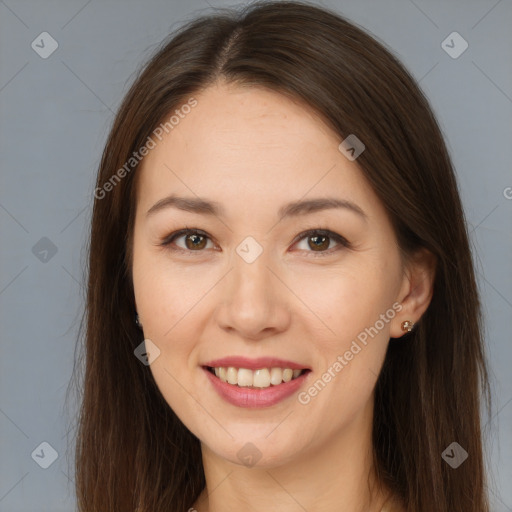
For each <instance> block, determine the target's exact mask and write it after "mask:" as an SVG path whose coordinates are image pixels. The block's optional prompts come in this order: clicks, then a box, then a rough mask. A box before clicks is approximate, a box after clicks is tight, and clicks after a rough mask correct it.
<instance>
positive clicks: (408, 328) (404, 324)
mask: <svg viewBox="0 0 512 512" xmlns="http://www.w3.org/2000/svg"><path fill="white" fill-rule="evenodd" d="M413 327H414V322H412V321H411V320H405V322H402V331H407V332H411V331H412V328H413Z"/></svg>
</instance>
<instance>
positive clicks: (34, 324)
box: [0, 0, 512, 512]
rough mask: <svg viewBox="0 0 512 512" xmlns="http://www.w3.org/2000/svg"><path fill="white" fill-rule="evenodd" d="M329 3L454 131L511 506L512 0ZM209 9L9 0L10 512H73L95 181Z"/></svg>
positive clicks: (496, 445)
mask: <svg viewBox="0 0 512 512" xmlns="http://www.w3.org/2000/svg"><path fill="white" fill-rule="evenodd" d="M318 4H319V5H325V6H329V7H334V8H335V9H336V10H337V11H338V12H340V13H342V14H344V15H345V16H347V17H348V18H350V19H352V20H353V21H355V22H356V23H358V24H359V25H362V26H363V27H364V28H366V29H367V30H369V31H370V32H371V33H373V34H374V35H375V36H376V37H377V38H378V39H380V40H381V42H384V43H385V44H386V45H387V46H388V47H389V48H391V49H392V50H393V51H394V52H395V53H396V54H397V55H398V56H399V57H400V58H401V59H402V61H403V62H404V63H405V64H406V66H407V67H408V68H409V69H410V70H411V72H412V74H413V75H414V76H415V77H416V78H417V79H418V80H419V81H420V85H421V87H422V88H423V90H424V91H425V92H426V94H427V95H428V97H429V99H430V101H431V104H432V106H433V108H434V110H435V112H436V114H437V116H438V119H439V121H440V124H441V126H442V129H443V131H444V134H445V136H446V139H447V142H448V146H449V149H450V152H451V154H452V157H453V160H454V164H455V166H456V169H457V173H458V178H459V184H460V190H461V194H462V198H463V202H464V205H465V209H466V214H467V219H468V222H469V224H470V229H471V238H472V243H473V246H474V253H475V259H476V261H477V268H478V279H479V284H480V287H481V291H482V300H483V305H484V312H485V319H486V338H487V344H488V350H489V356H490V363H491V369H492V377H493V388H494V393H495V394H494V400H495V404H494V409H493V411H492V420H491V421H490V422H489V423H487V424H486V432H487V433H488V436H489V442H488V445H487V451H486V456H487V461H488V464H489V467H490V468H491V469H492V475H493V476H492V478H491V482H490V495H491V499H492V503H493V511H496V512H498V511H512V488H511V486H510V482H512V441H511V440H512V435H511V434H512V432H511V430H512V428H511V425H512V374H511V372H510V367H511V359H512V357H511V356H512V348H511V343H510V342H511V336H510V332H511V329H512V321H511V319H512V272H511V268H512V267H511V265H512V236H511V233H512V230H511V225H512V199H510V198H511V197H512V189H510V188H507V187H512V173H511V172H510V170H511V162H512V144H511V141H512V123H511V120H512V44H511V43H512V33H511V31H510V27H511V26H512V1H511V0H500V1H496V0H486V1H483V0H480V1H467V0H464V1H463V0H460V1H426V0H414V1H413V0H385V1H383V0H380V1H375V2H373V1H356V0H350V1H348V0H333V1H331V2H322V3H320V2H319V3H318ZM211 5H212V6H214V7H215V6H228V5H233V4H232V3H229V2H214V1H213V0H212V3H211ZM209 10H210V7H209V5H208V4H207V3H206V2H204V1H199V0H197V1H187V2H185V1H184V0H180V1H178V0H174V1H171V0H168V1H164V0H151V1H147V2H142V1H138V2H136V1H124V2H123V1H119V0H117V1H115V0H109V1H104V2H100V1H99V0H90V1H88V2H87V0H73V1H66V2H65V1H62V0H61V1H58V0H37V1H24V0H5V1H2V0H0V111H1V117H0V134H1V137H0V154H1V174H0V185H1V186H0V225H1V230H2V231H1V232H2V243H1V245H0V251H1V253H0V257H1V264H0V315H1V342H2V343H1V347H2V357H1V358H0V382H1V387H0V441H1V444H0V446H1V457H0V511H9V512H18V511H19V512H21V511H26V512H28V511H31V512H35V511H38V512H44V511H51V512H59V511H71V510H74V495H73V485H72V481H73V470H72V458H73V454H72V450H70V449H69V447H68V439H69V438H70V436H71V435H72V431H71V432H70V433H69V434H68V431H69V428H70V427H71V426H72V420H73V418H74V414H75V412H76V404H75V403H74V401H73V399H69V400H68V401H67V402H66V400H65V399H66V390H67V388H68V384H69V379H70V377H71V372H72V369H73V359H74V350H75V343H76V336H77V331H78V322H79V318H80V313H81V308H82V305H83V285H82V283H83V265H84V261H85V253H84V242H85V240H86V238H87V227H88V222H89V218H90V212H91V205H92V200H93V195H92V192H93V188H94V185H93V184H94V176H95V172H96V169H97V165H98V163H99V159H100V155H101V151H102V148H103V144H104V142H105V138H106V135H107V133H108V128H109V126H110V123H111V121H112V118H113V112H115V110H116V108H117V107H118V105H119V103H120V100H121V98H122V96H123V94H124V93H125V92H126V90H127V84H128V83H129V82H131V80H132V79H133V77H134V73H135V71H136V70H137V69H138V68H139V67H140V65H141V64H142V62H143V61H144V60H145V59H146V58H147V57H149V55H150V54H151V53H152V51H153V50H154V49H155V46H156V45H157V44H158V43H159V42H160V41H161V40H162V39H163V38H164V37H165V36H166V35H167V34H168V33H169V32H170V31H171V30H173V29H174V28H176V27H177V26H179V24H180V23H181V22H182V21H183V20H185V19H189V18H191V17H192V16H193V14H194V13H198V12H207V11H209ZM45 31H46V32H48V33H50V34H51V36H52V37H53V38H54V39H55V40H56V41H57V42H58V45H59V46H58V48H57V50H56V51H55V52H54V53H53V54H52V55H51V56H49V57H48V58H47V59H43V58H41V57H40V56H39V54H38V53H36V51H34V50H33V49H32V47H31V43H32V41H34V40H36V43H37V42H39V45H40V46H42V44H41V42H40V38H38V36H39V34H41V33H42V32H45ZM453 31H457V32H458V33H460V34H461V36H462V37H463V38H464V39H465V40H466V41H467V42H468V44H469V47H468V49H467V50H466V51H465V52H464V53H463V54H462V55H460V56H459V57H458V58H456V59H454V58H452V57H450V56H449V55H448V54H447V53H446V52H445V51H444V50H443V48H442V46H441V43H442V41H443V40H445V38H446V37H447V36H448V35H449V34H450V33H452V32H453ZM449 44H450V45H452V43H449ZM453 44H454V45H455V49H457V48H460V46H458V45H459V42H455V43H453ZM45 48H46V50H48V48H49V44H48V40H46V43H45ZM507 196H508V199H507ZM43 237H46V238H47V239H49V240H50V241H51V242H49V241H48V240H46V239H44V240H43V241H40V239H41V238H43ZM36 244H38V245H36ZM34 246H35V248H34ZM52 248H53V251H55V248H56V249H57V252H56V253H55V254H53V253H52ZM45 250H46V251H47V252H45ZM42 442H47V443H49V444H50V445H51V446H52V447H53V448H54V449H55V450H56V451H57V452H58V458H57V459H56V460H55V462H54V463H53V464H52V465H51V466H50V467H49V468H48V469H43V468H42V467H40V465H39V464H38V463H36V461H38V462H43V459H44V458H45V457H46V458H47V457H49V456H50V451H49V450H48V449H47V448H45V447H44V446H43V452H44V457H42V455H41V448H40V444H41V443H42ZM70 446H71V445H70ZM36 448H37V450H36ZM34 450H36V452H35V453H34ZM33 453H34V456H33V457H32V454H33ZM37 454H39V458H38V457H37ZM46 460H49V459H48V458H47V459H46ZM465 463H471V454H470V455H469V459H468V461H466V462H465ZM506 482H509V485H505V483H506Z"/></svg>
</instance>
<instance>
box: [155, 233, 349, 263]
mask: <svg viewBox="0 0 512 512" xmlns="http://www.w3.org/2000/svg"><path fill="white" fill-rule="evenodd" d="M192 234H193V235H199V236H203V237H206V238H208V239H209V240H211V238H210V236H209V235H208V234H207V233H206V232H204V231H202V230H201V229H193V228H185V229H180V230H179V231H175V232H174V233H171V234H170V235H168V236H166V237H165V238H164V239H163V240H162V242H161V243H160V244H159V245H160V246H163V247H165V248H166V249H168V250H171V251H177V252H182V253H187V254H191V253H201V252H204V250H205V249H203V250H198V251H193V250H190V249H183V248H181V247H172V246H171V244H172V242H174V241H175V240H176V239H178V238H180V237H182V236H185V235H192ZM315 235H320V236H325V237H327V238H330V239H332V240H334V241H335V242H337V243H338V244H339V245H338V246H337V247H331V248H330V249H327V250H325V251H318V252H317V251H313V250H311V251H306V252H310V253H312V255H311V256H308V257H314V258H317V257H323V256H328V255H331V254H333V253H334V252H336V251H338V250H340V249H341V248H342V247H345V248H347V249H349V248H351V244H350V242H349V241H348V240H347V239H346V238H344V237H342V236H341V235H339V234H338V233H334V232H333V231H330V230H328V229H320V228H318V229H309V230H307V231H304V232H303V233H301V234H300V235H298V236H297V237H296V238H295V239H294V240H293V242H292V244H293V245H295V244H296V243H298V242H300V241H302V240H303V239H305V238H308V237H311V236H315ZM211 241H212V242H213V240H211Z"/></svg>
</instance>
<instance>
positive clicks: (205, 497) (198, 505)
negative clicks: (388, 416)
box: [191, 401, 389, 512]
mask: <svg viewBox="0 0 512 512" xmlns="http://www.w3.org/2000/svg"><path fill="white" fill-rule="evenodd" d="M372 409H373V403H372V401H370V404H369V406H368V407H367V408H366V410H365V411H362V413H361V414H360V416H359V417H358V418H357V419H356V420H355V421H353V422H352V423H351V424H350V425H347V426H346V427H345V428H344V430H343V431H342V432H340V431H338V432H333V433H332V435H331V437H330V438H328V439H324V440H323V443H322V444H321V445H318V444H316V445H313V444H311V446H310V447H309V448H308V449H303V450H302V451H301V452H300V453H299V454H298V455H296V456H295V457H294V458H293V460H290V461H288V462H285V463H283V464H280V465H273V466H268V465H267V466H266V467H258V466H254V467H252V468H248V467H245V466H242V465H239V464H234V463H232V462H231V461H229V460H226V459H224V458H222V457H219V456H218V455H217V454H215V453H214V452H212V451H211V450H210V449H209V448H208V447H206V446H205V445H204V444H203V445H202V453H203V467H204V471H205V478H206V488H205V489H204V490H203V492H202V493H201V495H200V496H199V498H198V499H197V500H196V502H195V504H194V507H193V509H195V510H196V511H197V512H235V511H237V512H238V511H240V510H244V511H247V512H263V511H267V510H276V509H278V510H279V511H280V512H297V510H301V509H302V510H322V511H325V512H331V511H332V512H335V511H336V512H340V510H342V511H343V512H379V511H380V510H381V508H382V506H383V504H384V502H385V501H386V499H387V498H388V496H389V491H388V490H387V489H384V488H382V487H381V486H379V485H378V483H377V482H376V479H375V475H374V467H373V457H372V442H371V430H372ZM191 512H192V511H191Z"/></svg>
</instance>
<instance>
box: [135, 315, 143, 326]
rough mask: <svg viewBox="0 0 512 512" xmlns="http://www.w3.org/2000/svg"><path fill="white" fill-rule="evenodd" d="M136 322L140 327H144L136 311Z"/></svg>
mask: <svg viewBox="0 0 512 512" xmlns="http://www.w3.org/2000/svg"><path fill="white" fill-rule="evenodd" d="M135 323H136V324H137V327H138V328H139V329H142V324H141V323H140V320H139V315H138V314H137V313H135Z"/></svg>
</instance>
